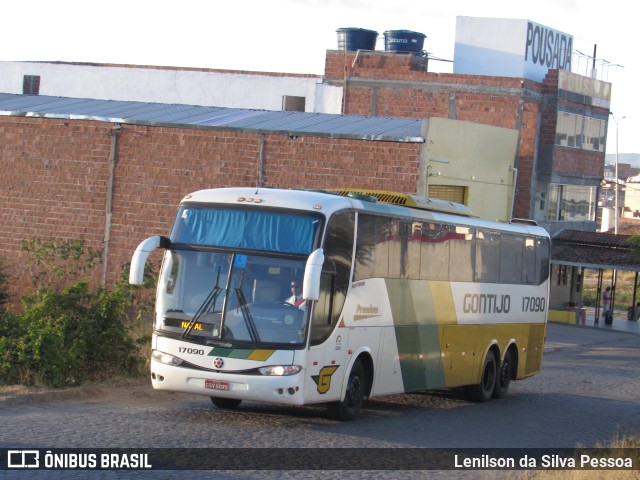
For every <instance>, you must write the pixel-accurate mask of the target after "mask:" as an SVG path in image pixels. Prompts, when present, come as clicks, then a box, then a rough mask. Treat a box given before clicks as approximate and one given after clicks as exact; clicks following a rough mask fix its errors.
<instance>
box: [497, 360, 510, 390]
mask: <svg viewBox="0 0 640 480" xmlns="http://www.w3.org/2000/svg"><path fill="white" fill-rule="evenodd" d="M510 379H511V364H510V363H509V359H508V358H505V359H504V363H503V364H502V368H501V369H500V378H499V381H500V386H501V387H504V386H505V385H507V384H508V383H509V380H510Z"/></svg>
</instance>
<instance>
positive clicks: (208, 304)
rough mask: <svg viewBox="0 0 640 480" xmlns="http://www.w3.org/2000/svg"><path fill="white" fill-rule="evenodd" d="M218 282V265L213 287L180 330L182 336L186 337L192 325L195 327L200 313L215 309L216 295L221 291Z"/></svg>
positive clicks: (200, 315)
mask: <svg viewBox="0 0 640 480" xmlns="http://www.w3.org/2000/svg"><path fill="white" fill-rule="evenodd" d="M219 284H220V267H218V274H217V275H216V285H215V287H213V290H211V291H210V292H209V295H207V298H205V299H204V302H202V305H200V308H198V311H197V312H196V314H195V315H194V316H193V318H192V319H191V320H190V321H189V323H188V324H187V327H186V328H185V329H184V332H182V338H187V337H188V336H189V334H190V333H191V331H192V330H193V327H195V325H196V323H198V320H200V317H202V315H204V314H205V313H207V312H210V311H211V312H213V311H214V310H215V308H216V301H217V300H218V295H220V292H221V291H222V289H221V288H220V287H219Z"/></svg>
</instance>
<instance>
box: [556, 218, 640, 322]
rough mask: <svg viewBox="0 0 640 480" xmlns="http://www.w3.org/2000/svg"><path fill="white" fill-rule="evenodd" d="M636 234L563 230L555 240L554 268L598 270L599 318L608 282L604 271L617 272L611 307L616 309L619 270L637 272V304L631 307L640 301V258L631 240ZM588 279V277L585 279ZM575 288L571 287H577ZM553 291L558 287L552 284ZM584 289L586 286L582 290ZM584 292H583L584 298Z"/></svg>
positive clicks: (612, 281) (612, 283)
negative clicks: (639, 287) (606, 282)
mask: <svg viewBox="0 0 640 480" xmlns="http://www.w3.org/2000/svg"><path fill="white" fill-rule="evenodd" d="M630 237H632V235H622V234H618V235H616V234H613V233H600V232H583V231H578V230H563V231H561V232H559V233H558V234H557V235H556V236H555V237H553V242H552V246H551V263H552V265H568V266H573V267H578V268H582V272H584V269H587V268H588V269H594V270H597V271H598V283H597V293H596V295H597V297H596V309H595V316H596V319H597V318H599V315H600V308H601V299H602V288H603V283H604V271H605V270H611V271H613V275H612V279H611V286H612V287H613V295H612V298H611V308H612V309H613V308H614V307H615V291H616V289H615V286H616V283H617V281H618V275H617V272H618V271H631V272H635V276H634V285H633V301H632V303H631V305H626V306H625V308H628V307H631V306H633V305H636V304H637V302H638V301H640V296H639V295H638V294H637V291H638V274H639V272H640V255H638V254H637V253H635V252H634V251H633V250H632V249H631V247H630V245H629V243H628V239H629V238H630ZM582 278H584V277H582ZM576 287H577V286H576V285H571V288H576ZM551 288H552V289H553V288H554V286H553V284H552V286H551ZM579 288H580V289H581V288H582V285H580V287H579ZM581 295H582V291H580V296H581Z"/></svg>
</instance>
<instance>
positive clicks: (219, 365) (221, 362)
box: [213, 357, 224, 368]
mask: <svg viewBox="0 0 640 480" xmlns="http://www.w3.org/2000/svg"><path fill="white" fill-rule="evenodd" d="M213 366H214V367H216V368H222V367H223V366H224V360H223V359H222V358H220V357H216V358H214V359H213Z"/></svg>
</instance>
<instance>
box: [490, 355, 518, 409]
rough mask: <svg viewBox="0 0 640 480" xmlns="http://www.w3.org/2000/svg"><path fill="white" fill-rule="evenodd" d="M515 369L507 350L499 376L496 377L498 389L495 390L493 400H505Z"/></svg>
mask: <svg viewBox="0 0 640 480" xmlns="http://www.w3.org/2000/svg"><path fill="white" fill-rule="evenodd" d="M513 367H514V365H513V361H512V359H511V353H510V352H509V351H508V350H507V353H505V354H504V360H503V361H502V365H500V368H499V369H498V374H497V375H496V388H495V389H494V390H493V398H504V397H506V396H507V392H508V391H509V384H510V383H511V377H512V376H513Z"/></svg>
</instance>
